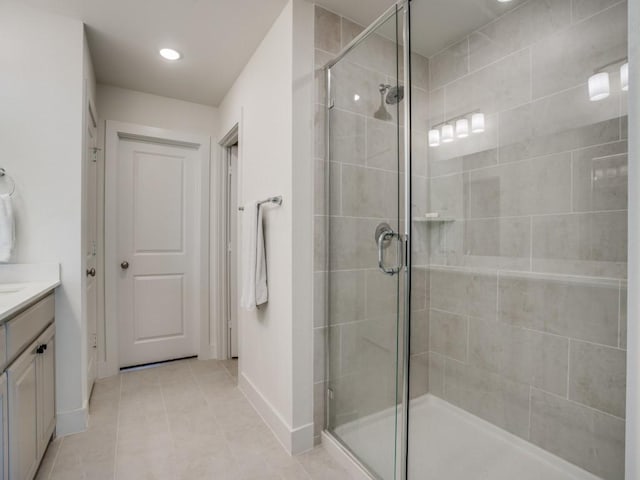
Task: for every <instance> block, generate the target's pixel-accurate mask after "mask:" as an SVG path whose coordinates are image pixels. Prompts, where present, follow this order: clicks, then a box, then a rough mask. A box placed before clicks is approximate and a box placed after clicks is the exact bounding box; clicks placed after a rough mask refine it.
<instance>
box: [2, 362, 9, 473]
mask: <svg viewBox="0 0 640 480" xmlns="http://www.w3.org/2000/svg"><path fill="white" fill-rule="evenodd" d="M7 397H8V394H7V374H6V373H3V374H2V376H0V408H1V409H2V412H1V417H0V418H1V420H2V424H1V425H0V456H1V457H2V466H1V468H0V480H9V425H8V424H7V422H8V421H9V419H8V418H7Z"/></svg>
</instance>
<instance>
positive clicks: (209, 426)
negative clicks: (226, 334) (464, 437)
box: [36, 359, 350, 480]
mask: <svg viewBox="0 0 640 480" xmlns="http://www.w3.org/2000/svg"><path fill="white" fill-rule="evenodd" d="M236 375H237V364H236V362H234V361H227V362H219V361H199V360H196V359H192V360H182V361H178V362H173V363H169V364H165V365H163V366H159V367H154V368H148V369H143V370H136V371H129V372H126V373H122V374H120V375H118V376H115V377H111V378H108V379H104V380H101V381H99V382H97V383H96V385H95V387H94V392H93V395H92V398H91V402H90V407H89V410H90V426H89V429H88V431H86V432H83V433H79V434H76V435H70V436H67V437H63V438H59V439H55V440H54V441H53V442H52V443H51V444H50V445H49V448H48V450H47V452H46V454H45V457H44V459H43V462H42V465H41V467H40V470H39V472H38V474H37V477H36V479H37V480H42V479H50V480H54V479H55V480H62V479H64V480H76V479H87V480H103V479H109V480H114V479H117V480H128V479H135V480H147V479H148V480H152V479H158V480H165V479H171V480H174V479H175V480H183V479H184V480H187V479H188V480H199V479H212V480H254V479H255V480H258V479H260V480H294V479H295V480H329V479H331V480H343V479H344V480H348V479H350V477H349V475H348V474H347V473H346V472H345V471H344V470H343V469H342V468H341V467H340V466H338V464H336V462H335V461H333V459H332V458H331V457H329V455H328V454H327V453H326V451H325V450H324V449H323V448H321V447H318V448H316V449H314V450H313V451H311V452H309V453H306V454H303V455H300V456H297V457H290V456H289V455H288V454H287V453H286V452H285V451H284V449H283V448H282V446H281V445H280V444H279V443H278V441H277V440H276V438H275V437H274V436H273V434H272V433H271V431H270V430H269V429H268V428H267V426H266V425H265V424H264V422H263V421H262V419H261V418H260V417H259V416H258V415H257V413H256V412H255V411H254V409H253V408H252V407H251V405H250V404H249V402H248V401H247V400H246V398H245V397H244V395H243V394H242V393H241V392H240V391H239V390H238V389H237V387H236V377H235V376H236Z"/></svg>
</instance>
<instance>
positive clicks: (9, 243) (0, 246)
mask: <svg viewBox="0 0 640 480" xmlns="http://www.w3.org/2000/svg"><path fill="white" fill-rule="evenodd" d="M15 240H16V230H15V221H14V218H13V205H12V204H11V196H10V195H6V194H2V195H0V262H1V263H7V262H8V261H9V260H10V259H11V252H12V251H13V244H14V243H15Z"/></svg>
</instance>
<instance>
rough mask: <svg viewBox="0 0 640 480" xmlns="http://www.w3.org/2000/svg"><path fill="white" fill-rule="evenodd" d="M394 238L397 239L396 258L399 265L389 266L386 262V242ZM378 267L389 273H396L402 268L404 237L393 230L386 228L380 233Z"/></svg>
mask: <svg viewBox="0 0 640 480" xmlns="http://www.w3.org/2000/svg"><path fill="white" fill-rule="evenodd" d="M393 240H395V241H396V252H397V253H396V258H397V261H398V265H396V266H394V267H387V266H386V265H385V264H384V250H385V249H384V246H385V245H384V244H385V243H387V242H388V241H393ZM378 268H379V269H380V270H381V271H382V272H383V273H386V274H387V275H395V274H397V273H399V272H400V270H402V237H401V236H400V234H399V233H396V232H394V231H393V230H385V231H383V232H382V233H380V235H378Z"/></svg>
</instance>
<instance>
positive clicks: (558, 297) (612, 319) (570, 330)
mask: <svg viewBox="0 0 640 480" xmlns="http://www.w3.org/2000/svg"><path fill="white" fill-rule="evenodd" d="M499 299H500V305H499V316H500V320H501V321H502V322H505V323H509V324H511V325H514V326H520V327H524V328H529V329H533V330H538V331H542V332H549V333H554V334H557V335H563V336H570V337H571V338H576V339H581V340H587V341H591V342H596V343H601V344H604V345H611V346H617V345H618V282H609V281H596V280H589V279H578V278H574V277H560V276H544V275H540V276H535V275H531V276H529V275H515V274H504V273H501V274H500V277H499Z"/></svg>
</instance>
